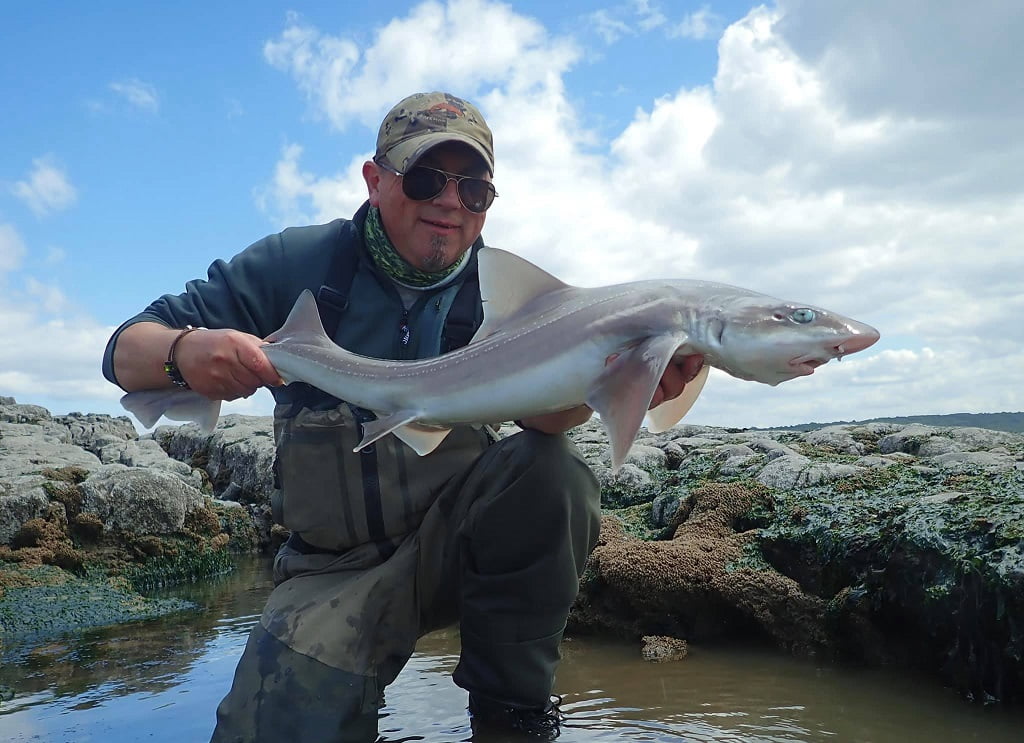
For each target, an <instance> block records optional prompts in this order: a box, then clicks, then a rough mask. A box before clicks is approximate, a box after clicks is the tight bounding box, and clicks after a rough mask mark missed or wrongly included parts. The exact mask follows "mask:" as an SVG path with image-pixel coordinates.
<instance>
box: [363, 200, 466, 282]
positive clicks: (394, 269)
mask: <svg viewBox="0 0 1024 743" xmlns="http://www.w3.org/2000/svg"><path fill="white" fill-rule="evenodd" d="M363 239H364V240H365V241H366V249H367V250H368V251H369V252H370V257H371V258H372V259H373V262H374V263H376V264H377V267H378V268H380V269H381V270H382V271H383V272H384V273H386V274H387V275H388V276H390V277H391V278H392V279H394V280H395V281H397V282H398V283H399V284H402V285H403V286H408V287H411V288H413V289H430V288H432V287H435V286H438V285H440V284H444V283H445V282H447V281H448V280H449V279H450V278H452V276H454V275H455V274H456V273H457V272H458V271H459V270H460V269H461V268H462V267H463V266H464V265H466V262H467V261H468V260H469V254H470V252H471V251H469V250H467V251H466V252H465V253H463V254H462V257H461V258H460V259H459V260H457V261H455V263H453V264H452V265H450V266H448V268H446V269H444V270H442V271H438V272H436V273H430V272H429V271H421V270H420V269H418V268H416V267H415V266H413V265H412V264H410V263H409V262H408V261H407V260H405V258H403V257H402V256H400V255H399V254H398V251H397V250H395V246H394V245H392V244H391V240H390V239H388V236H387V233H385V232H384V224H383V223H382V222H381V221H380V210H379V209H377V207H375V206H372V207H370V210H369V212H367V214H366V228H365V229H364V230H363Z"/></svg>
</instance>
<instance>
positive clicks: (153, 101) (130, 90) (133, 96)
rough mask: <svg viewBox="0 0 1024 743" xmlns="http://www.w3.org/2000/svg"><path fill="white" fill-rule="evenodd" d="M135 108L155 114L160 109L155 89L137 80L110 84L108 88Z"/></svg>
mask: <svg viewBox="0 0 1024 743" xmlns="http://www.w3.org/2000/svg"><path fill="white" fill-rule="evenodd" d="M108 87H109V88H110V89H111V90H112V91H114V92H115V93H117V94H118V95H119V96H121V97H122V98H124V99H125V100H126V101H128V103H130V104H131V105H133V106H135V108H138V109H141V110H143V111H148V112H149V113H156V112H157V110H158V109H159V108H160V96H159V95H158V93H157V90H156V87H155V86H153V85H151V84H150V83H147V82H143V81H142V80H139V79H138V78H134V77H133V78H130V79H128V80H120V81H117V82H112V83H110V85H109V86H108Z"/></svg>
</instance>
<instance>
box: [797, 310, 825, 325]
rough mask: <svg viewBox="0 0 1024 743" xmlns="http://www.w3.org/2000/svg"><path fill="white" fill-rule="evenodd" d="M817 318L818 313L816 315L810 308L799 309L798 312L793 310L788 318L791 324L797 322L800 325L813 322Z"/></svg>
mask: <svg viewBox="0 0 1024 743" xmlns="http://www.w3.org/2000/svg"><path fill="white" fill-rule="evenodd" d="M817 316H818V313H816V312H815V311H814V310H812V309H811V308H810V307H801V308H800V309H798V310H793V313H792V314H791V315H790V318H791V319H792V320H793V322H798V323H800V324H801V325H805V324H806V323H809V322H814V318H816V317H817Z"/></svg>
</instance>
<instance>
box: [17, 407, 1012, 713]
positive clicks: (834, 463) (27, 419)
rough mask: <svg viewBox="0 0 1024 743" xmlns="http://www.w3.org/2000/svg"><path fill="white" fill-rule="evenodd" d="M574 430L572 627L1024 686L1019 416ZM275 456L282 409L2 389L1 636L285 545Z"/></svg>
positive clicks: (147, 610)
mask: <svg viewBox="0 0 1024 743" xmlns="http://www.w3.org/2000/svg"><path fill="white" fill-rule="evenodd" d="M516 430H517V429H515V428H514V427H511V426H510V427H507V428H506V429H503V433H505V434H510V433H514V432H515V431H516ZM572 438H573V439H574V441H575V442H576V443H577V445H578V446H579V448H580V449H581V451H582V452H583V453H584V455H585V456H586V458H587V460H588V461H589V463H590V464H591V466H592V467H593V468H594V470H595V472H596V474H597V477H598V480H599V482H600V483H601V487H602V505H603V507H604V509H605V516H604V518H603V521H602V532H601V539H600V543H599V545H598V547H597V549H596V550H595V551H594V554H593V556H592V558H591V560H590V562H589V564H588V567H587V571H586V573H585V575H584V577H583V580H582V581H581V591H580V595H579V597H578V599H577V601H576V604H575V606H574V607H573V612H572V615H571V617H570V629H571V630H572V631H575V632H578V633H579V632H601V633H614V634H616V635H619V636H623V637H628V638H630V639H633V640H637V641H639V640H640V639H641V638H645V637H647V638H657V642H653V641H652V642H648V645H650V646H651V650H650V653H651V655H652V660H654V659H657V658H655V657H654V656H659V657H660V655H661V654H662V652H663V651H666V650H668V649H672V648H676V649H678V648H685V644H679V643H686V642H689V643H690V644H693V643H701V642H711V641H718V642H729V641H734V640H743V641H748V640H749V639H750V638H751V637H754V638H760V639H761V640H763V641H766V642H770V643H772V644H774V645H775V646H777V647H780V648H783V649H786V650H788V651H791V652H794V653H798V654H815V655H819V656H827V657H836V658H845V659H853V660H856V661H858V662H869V663H888V664H894V665H901V666H908V667H913V668H916V669H924V670H927V671H930V672H931V673H933V674H934V675H935V676H936V677H937V679H939V680H940V681H941V682H943V683H946V684H949V685H953V686H955V687H957V688H958V689H960V690H961V691H962V692H963V693H964V694H966V695H968V696H969V697H971V698H973V699H976V700H979V701H993V700H998V701H1002V702H1020V701H1022V698H1024V661H1022V657H1024V622H1022V621H1021V617H1024V436H1021V435H1018V434H1010V433H1004V432H999V431H988V430H985V429H979V428H943V427H934V426H922V425H919V424H892V423H867V424H849V425H837V426H829V427H826V428H822V429H819V430H817V431H813V432H809V433H799V432H792V431H754V430H743V431H740V430H733V429H721V428H713V427H709V426H699V425H686V424H684V425H680V426H677V427H675V428H673V429H672V430H670V431H667V432H665V433H662V434H658V435H651V434H648V433H647V432H645V431H641V436H640V438H639V439H638V441H637V444H636V445H635V446H634V448H633V450H632V451H631V453H630V456H629V459H628V460H627V462H626V464H625V465H624V466H623V467H622V468H621V469H620V470H619V472H617V473H615V474H613V473H612V472H611V468H610V461H609V453H608V447H607V438H606V435H605V433H604V431H603V429H602V427H601V426H600V423H599V422H596V421H594V422H591V423H589V424H587V425H585V426H582V427H580V428H579V429H577V430H576V431H574V432H573V433H572ZM272 463H273V435H272V421H271V419H270V418H255V417H246V416H227V417H225V418H224V419H222V420H221V421H220V422H219V424H218V426H217V429H216V430H215V431H214V432H213V433H212V434H209V435H207V434H203V433H201V432H200V431H199V429H198V428H197V427H195V426H178V427H170V426H168V427H161V428H158V429H157V430H156V431H155V432H154V433H153V434H152V435H151V436H146V437H142V438H140V437H139V436H138V435H137V433H136V432H135V429H134V427H133V426H132V424H131V422H130V421H129V420H128V419H127V418H110V417H109V416H96V415H72V416H59V417H57V416H51V415H50V414H49V413H48V412H47V411H46V410H45V409H43V408H40V407H38V406H33V405H19V404H17V403H15V402H14V401H11V400H9V399H6V400H4V399H0V641H2V638H3V636H4V634H11V633H17V632H18V631H21V630H24V629H25V628H26V627H35V628H36V630H38V631H45V630H46V629H47V628H46V626H44V625H40V624H39V622H38V621H37V622H36V623H35V624H33V620H32V619H31V617H32V616H40V615H41V614H43V612H41V611H40V610H39V607H40V606H41V605H44V604H45V602H47V601H56V600H57V599H55V598H54V596H61V595H63V596H65V598H66V597H68V596H71V597H73V598H75V599H77V600H81V597H82V596H86V595H89V596H93V597H94V600H91V601H87V602H86V603H90V604H91V605H98V606H103V605H104V602H107V601H108V598H109V596H110V594H109V593H107V591H115V592H116V591H123V592H124V595H125V596H128V597H130V598H131V601H135V602H136V603H135V604H132V603H131V602H129V603H128V604H124V602H121V603H122V604H123V605H129V606H134V607H136V609H137V611H136V613H135V615H136V616H147V615H150V614H151V613H152V612H153V611H170V610H175V609H180V608H181V607H154V606H152V605H147V604H145V603H144V601H145V600H143V599H141V596H139V594H138V593H137V592H138V591H139V589H141V588H145V587H146V586H149V585H156V584H158V583H161V582H171V581H175V580H183V579H195V578H197V577H201V576H203V575H209V574H210V573H211V572H215V571H217V570H220V569H224V568H225V567H227V565H228V564H229V562H230V560H231V554H232V552H246V551H254V550H262V551H264V552H272V551H274V550H275V549H276V546H277V545H278V544H279V543H280V540H281V539H282V538H283V537H284V536H286V534H287V533H286V532H285V531H284V530H283V528H282V527H280V526H279V525H277V526H275V525H274V524H273V523H272V521H271V518H270V505H269V504H270V496H271V493H272V491H273V475H272ZM61 576H63V577H64V579H66V580H64V582H63V583H61V582H60V581H59V580H58V578H59V577H61ZM75 581H85V584H81V585H80V584H77V583H75ZM68 584H70V585H71V586H72V587H71V588H66V587H65V588H63V589H61V588H60V587H61V586H67V585H68ZM87 586H91V587H92V588H91V589H88V590H92V593H91V594H86V593H83V591H86V590H87V588H86V587H87ZM97 586H98V587H99V588H97ZM40 587H43V588H42V589H41V588H40ZM29 589H31V590H29ZM40 590H44V592H46V591H49V593H48V594H47V596H49V598H45V597H42V594H40ZM61 590H63V592H64V593H63V594H62V593H61ZM104 597H106V598H104ZM139 601H142V602H143V603H138V602H139ZM67 605H68V606H73V605H74V602H73V601H71V602H70V603H68V604H67ZM111 605H112V604H111ZM62 616H65V615H62ZM66 616H69V617H71V619H70V620H69V622H71V623H72V624H74V623H75V622H77V623H79V626H84V625H87V624H96V623H102V622H103V621H123V619H124V618H125V616H124V615H120V614H119V615H117V616H116V617H115V616H114V615H113V614H112V613H110V612H107V613H103V612H99V614H98V615H96V616H94V615H93V614H90V613H89V612H83V611H78V612H77V613H76V612H74V611H71V612H70V613H69V614H66ZM104 617H105V618H106V619H104Z"/></svg>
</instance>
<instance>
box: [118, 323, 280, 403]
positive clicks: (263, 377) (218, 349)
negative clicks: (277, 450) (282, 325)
mask: <svg viewBox="0 0 1024 743" xmlns="http://www.w3.org/2000/svg"><path fill="white" fill-rule="evenodd" d="M180 333H181V331H180V330H176V329H174V328H168V327H165V326H163V325H161V324H159V323H153V322H140V323H136V324H135V325H132V326H130V327H128V328H126V329H125V330H124V332H122V333H121V335H119V336H118V338H117V346H116V347H115V348H114V373H115V375H116V376H117V381H118V384H120V385H121V387H123V388H124V389H125V390H126V391H128V392H134V391H136V390H149V389H160V388H163V387H170V386H171V380H170V379H168V377H167V375H166V374H165V373H164V361H165V360H166V359H167V352H168V350H169V349H170V347H171V343H173V342H174V339H175V338H177V337H178V335H179V334H180ZM263 344H264V342H263V340H262V339H260V338H257V337H256V336H254V335H249V334H248V333H242V332H239V331H237V330H196V331H194V332H192V333H189V334H188V335H185V336H182V337H181V339H180V340H179V341H178V345H177V346H175V348H174V361H175V363H176V364H177V365H178V370H179V371H180V372H181V375H182V377H184V379H185V381H186V382H188V384H189V387H191V388H192V389H194V390H195V391H196V392H198V393H199V394H201V395H204V396H206V397H209V398H210V399H211V400H235V399H237V398H239V397H248V396H249V395H251V394H252V393H253V392H255V391H256V390H257V389H259V388H260V387H262V386H264V385H268V386H272V387H273V386H277V385H280V384H284V380H282V379H281V377H280V375H279V374H278V373H277V370H276V369H274V367H273V365H272V364H271V363H270V361H269V360H268V359H267V356H266V354H264V353H263V349H262V348H261V346H263Z"/></svg>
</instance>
